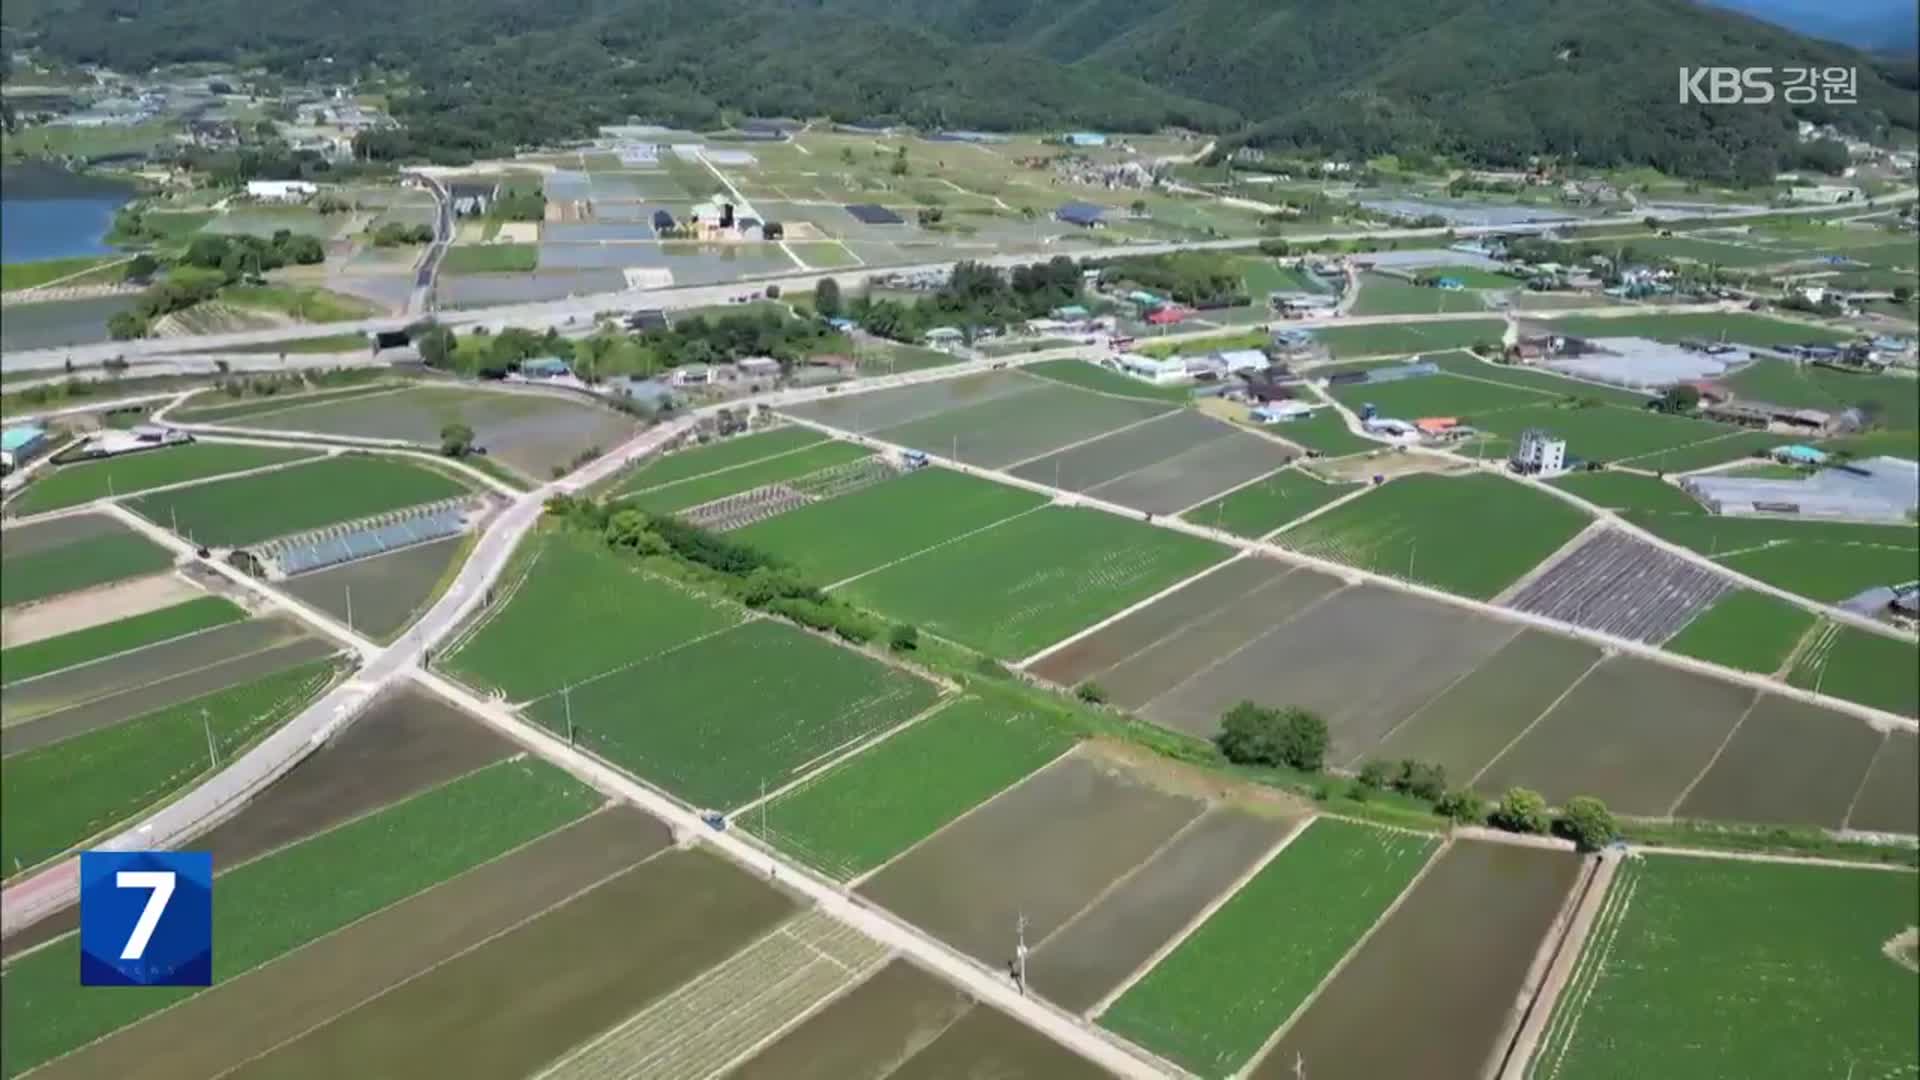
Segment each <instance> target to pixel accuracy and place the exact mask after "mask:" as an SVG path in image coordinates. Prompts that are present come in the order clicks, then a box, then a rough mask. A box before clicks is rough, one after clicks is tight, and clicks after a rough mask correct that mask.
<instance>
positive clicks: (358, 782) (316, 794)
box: [4, 684, 514, 957]
mask: <svg viewBox="0 0 1920 1080" xmlns="http://www.w3.org/2000/svg"><path fill="white" fill-rule="evenodd" d="M513 751H514V746H513V744H512V743H510V742H508V741H507V740H506V739H505V738H504V737H503V736H501V735H499V734H497V733H495V732H494V730H493V729H492V728H490V727H487V726H486V725H485V724H482V723H480V722H479V721H478V720H475V719H474V718H472V717H470V716H468V715H467V714H466V713H464V712H461V711H460V710H459V709H457V708H455V707H453V706H451V705H448V704H447V703H445V702H444V701H442V700H441V699H440V698H437V697H434V696H433V695H431V694H428V693H427V692H426V691H424V690H420V689H417V688H415V687H414V686H412V685H411V684H406V685H403V686H401V687H399V688H398V689H395V690H392V691H389V692H388V693H386V694H384V695H382V696H381V698H380V700H378V701H376V702H374V703H373V704H372V705H370V706H368V708H367V711H366V713H365V714H363V715H362V716H361V717H360V719H358V720H356V721H354V722H353V724H352V725H350V726H349V727H348V728H347V729H346V730H345V731H343V732H341V733H340V734H339V735H337V736H335V737H334V738H333V739H332V740H331V741H329V742H328V743H327V744H326V745H325V746H322V747H321V748H320V749H318V750H316V751H314V752H313V753H312V754H310V755H308V756H307V757H306V758H305V759H304V760H302V761H301V762H300V763H299V764H298V765H295V766H294V767H293V770H292V771H291V772H289V773H287V774H286V775H285V776H283V777H281V778H280V779H278V780H276V781H274V782H273V784H272V785H270V786H269V787H268V788H267V789H266V790H265V791H263V792H261V793H260V794H259V795H257V796H255V797H254V798H253V799H252V800H250V801H249V802H248V803H247V805H246V806H245V807H244V808H243V809H242V810H241V811H240V812H239V813H237V814H235V815H234V816H233V817H231V818H228V819H227V820H226V821H224V822H222V823H220V824H219V825H216V826H214V827H213V828H212V829H210V830H208V831H207V832H206V833H203V834H202V835H201V836H199V837H198V838H196V839H195V840H194V841H193V842H192V844H191V845H190V846H191V848H192V850H194V851H208V852H212V854H213V866H214V872H215V873H216V874H219V873H225V872H226V871H228V870H231V869H233V868H234V867H236V866H238V865H240V864H241V863H244V862H247V861H248V860H251V859H254V858H257V857H259V856H261V855H264V854H266V853H268V852H270V851H273V850H275V849H277V848H281V847H285V846H286V845H288V844H292V843H297V842H298V841H300V840H304V839H306V838H307V837H309V836H313V835H315V834H317V833H320V832H324V831H326V830H327V829H330V828H332V827H334V826H335V825H338V824H340V823H341V822H344V821H348V820H351V819H353V818H356V817H359V816H361V815H362V814H366V813H369V812H371V811H374V810H377V809H379V808H380V807H382V806H386V805H387V804H389V803H394V802H399V801H400V800H401V799H404V798H407V797H408V796H410V795H413V794H416V793H418V792H421V791H425V790H426V789H428V788H432V787H438V786H439V785H441V784H443V783H445V782H446V781H448V780H451V779H453V778H454V777H456V776H459V775H461V774H463V773H468V772H471V771H473V770H474V769H477V768H480V767H481V766H483V765H488V764H491V763H493V762H495V761H499V760H500V759H501V758H504V757H506V756H507V755H508V754H510V753H512V752H513ZM79 925H80V909H79V908H78V907H68V908H65V909H63V910H61V911H58V912H56V913H54V914H52V915H49V916H48V917H46V918H45V919H42V920H40V921H39V922H37V923H35V924H33V925H32V926H30V927H28V928H27V929H25V930H23V931H21V932H19V933H17V934H15V935H13V936H12V937H9V938H7V939H6V943H5V946H4V955H5V956H7V957H12V956H13V955H14V954H15V953H17V952H21V951H23V950H26V949H29V948H32V947H34V946H35V945H38V944H40V943H42V942H45V941H50V940H52V939H53V938H55V937H58V936H60V935H61V934H65V933H67V932H69V931H71V930H73V929H75V928H77V927H78V926H79Z"/></svg>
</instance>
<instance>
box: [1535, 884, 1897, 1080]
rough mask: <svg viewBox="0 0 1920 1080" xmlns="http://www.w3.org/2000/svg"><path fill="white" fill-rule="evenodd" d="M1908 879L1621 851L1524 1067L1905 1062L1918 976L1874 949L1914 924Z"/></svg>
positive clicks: (1861, 1070) (1582, 1072) (1811, 1070)
mask: <svg viewBox="0 0 1920 1080" xmlns="http://www.w3.org/2000/svg"><path fill="white" fill-rule="evenodd" d="M1917 881H1920V878H1916V877H1915V875H1914V874H1913V873H1911V872H1909V871H1898V872H1891V871H1879V870H1854V869H1842V868H1836V867H1830V866H1812V865H1793V864H1781V863H1765V862H1747V861H1740V860H1734V859H1691V858H1685V857H1681V856H1666V855H1647V856H1642V857H1638V858H1630V859H1628V860H1626V861H1625V862H1624V863H1622V864H1621V866H1620V869H1619V871H1618V872H1617V873H1616V874H1615V876H1614V879H1613V883H1612V887H1611V888H1610V889H1609V890H1608V894H1607V897H1606V900H1605V903H1604V906H1603V907H1602V909H1601V913H1600V917H1599V918H1598V919H1597V920H1596V921H1595V923H1594V925H1593V929H1592V930H1591V931H1590V932H1589V934H1588V936H1587V942H1586V945H1585V947H1584V948H1583V949H1582V951H1581V955H1580V959H1579V962H1578V964H1577V965H1576V967H1575V970H1574V974H1573V978H1572V980H1571V981H1570V982H1569V983H1568V985H1567V987H1566V989H1565V990H1564V991H1562V993H1561V995H1560V999H1559V1002H1558V1004H1557V1005H1556V1007H1555V1009H1554V1013H1553V1018H1552V1020H1551V1021H1550V1022H1549V1024H1548V1027H1547V1031H1546V1033H1545V1036H1544V1038H1543V1040H1542V1042H1541V1045H1540V1050H1539V1052H1538V1054H1537V1055H1536V1056H1535V1058H1534V1060H1533V1063H1532V1066H1531V1068H1530V1070H1529V1074H1530V1075H1531V1076H1532V1077H1534V1078H1536V1080H1583V1078H1588V1077H1615V1076H1654V1075H1676V1076H1677V1075H1684V1076H1695V1077H1707V1078H1724V1080H1733V1078H1736V1077H1738V1078H1746V1077H1763V1076H1778V1077H1810V1076H1817V1077H1833V1078H1836V1080H1839V1078H1844V1077H1847V1076H1855V1077H1864V1076H1900V1075H1903V1074H1907V1073H1910V1072H1911V1071H1912V1069H1913V1062H1914V1060H1915V1058H1916V1057H1917V1056H1920V1035H1916V1028H1915V1026H1914V1023H1913V1018H1914V1016H1915V1014H1916V1012H1920V981H1916V980H1915V979H1914V977H1913V972H1912V971H1911V970H1910V969H1908V968H1905V967H1903V966H1901V965H1900V964H1899V963H1898V962H1897V961H1896V960H1895V959H1894V958H1893V957H1892V956H1890V955H1888V954H1887V952H1886V951H1885V950H1886V948H1887V945H1888V943H1889V941H1891V940H1892V939H1893V938H1894V936H1895V935H1897V934H1899V933H1901V932H1902V931H1904V930H1907V929H1908V928H1910V927H1911V926H1912V925H1913V921H1914V911H1915V910H1916V908H1920V888H1916V882H1917ZM1836 912H1845V913H1846V915H1845V917H1843V918H1836V917H1835V913H1836Z"/></svg>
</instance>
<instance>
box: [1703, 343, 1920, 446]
mask: <svg viewBox="0 0 1920 1080" xmlns="http://www.w3.org/2000/svg"><path fill="white" fill-rule="evenodd" d="M1725 382H1726V383H1727V385H1728V386H1729V387H1730V388H1731V389H1732V390H1733V392H1734V393H1736V394H1738V395H1739V396H1740V397H1741V398H1743V399H1744V398H1752V399H1755V400H1758V401H1765V402H1769V403H1772V404H1774V405H1785V406H1787V407H1789V408H1795V409H1825V410H1827V411H1829V412H1837V411H1839V410H1842V409H1847V408H1851V407H1853V406H1856V405H1867V404H1871V405H1872V406H1873V407H1874V410H1875V411H1877V412H1879V414H1880V416H1881V422H1882V423H1883V424H1885V425H1886V426H1887V427H1888V428H1890V429H1893V430H1899V431H1911V430H1913V429H1914V428H1916V427H1920V380H1916V379H1914V378H1912V377H1911V376H1902V375H1869V374H1865V373H1857V372H1847V371H1838V370H1835V369H1834V368H1828V367H1819V366H1816V365H1813V364H1795V363H1793V362H1791V361H1787V360H1756V361H1755V362H1753V363H1752V364H1749V365H1748V366H1746V367H1744V368H1741V369H1740V370H1739V371H1736V372H1734V373H1733V374H1732V375H1729V376H1728V377H1727V378H1726V379H1725Z"/></svg>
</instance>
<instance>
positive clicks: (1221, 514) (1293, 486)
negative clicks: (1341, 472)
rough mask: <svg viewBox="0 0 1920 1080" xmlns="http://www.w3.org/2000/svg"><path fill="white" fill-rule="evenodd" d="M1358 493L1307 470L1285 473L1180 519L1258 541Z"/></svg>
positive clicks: (1355, 486)
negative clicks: (1305, 516)
mask: <svg viewBox="0 0 1920 1080" xmlns="http://www.w3.org/2000/svg"><path fill="white" fill-rule="evenodd" d="M1359 490H1360V486H1359V485H1358V484H1336V483H1331V482H1329V481H1326V480H1322V479H1320V478H1319V477H1317V476H1315V475H1313V474H1312V473H1310V472H1308V471H1306V470H1304V469H1282V470H1280V471H1279V472H1276V473H1273V474H1271V475H1269V476H1266V477H1263V478H1261V479H1260V480H1257V481H1255V482H1254V483H1251V484H1247V485H1245V486H1243V487H1240V488H1238V489H1236V490H1234V491H1231V492H1229V493H1227V494H1226V495H1224V496H1222V497H1220V498H1218V499H1215V500H1213V501H1212V502H1208V503H1202V504H1201V505H1199V506H1196V507H1193V508H1191V509H1188V510H1185V511H1182V512H1181V514H1180V516H1181V517H1183V518H1186V519H1187V520H1188V521H1191V522H1193V523H1194V524H1196V525H1210V526H1212V527H1214V528H1216V529H1224V530H1226V531H1227V532H1230V533H1232V534H1234V535H1235V536H1243V537H1246V538H1247V539H1249V540H1258V539H1260V538H1261V537H1264V536H1267V535H1269V534H1271V533H1272V532H1273V531H1274V530H1276V529H1279V528H1280V527H1281V526H1283V525H1286V524H1287V523H1288V522H1290V521H1293V520H1295V519H1297V518H1300V517H1302V516H1303V515H1306V514H1310V513H1312V512H1313V511H1315V510H1318V509H1319V508H1320V507H1322V506H1325V505H1326V504H1327V503H1330V502H1332V501H1333V500H1335V499H1338V498H1340V497H1341V496H1344V495H1350V494H1352V493H1354V492H1356V491H1359Z"/></svg>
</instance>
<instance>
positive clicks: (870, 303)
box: [814, 255, 1080, 341]
mask: <svg viewBox="0 0 1920 1080" xmlns="http://www.w3.org/2000/svg"><path fill="white" fill-rule="evenodd" d="M828 295H829V299H828V301H827V306H825V307H823V306H821V298H820V290H819V288H818V287H816V288H815V290H814V310H816V311H818V312H819V313H820V314H822V315H826V316H829V317H831V316H832V315H834V314H837V313H838V312H840V311H841V310H842V309H843V308H844V310H845V311H846V313H847V314H848V315H850V316H851V317H852V318H853V319H854V320H855V321H856V322H858V323H859V324H860V326H861V327H862V328H863V329H865V330H866V331H868V332H869V333H872V334H877V335H879V336H881V337H885V338H892V339H894V340H895V341H919V340H920V339H921V338H922V337H923V336H925V334H926V332H927V331H928V330H931V329H933V328H934V327H936V326H954V327H958V328H960V329H961V330H962V331H963V332H966V333H969V334H971V333H972V332H974V331H976V330H980V329H983V328H987V327H994V328H998V327H1004V326H1007V325H1009V324H1011V323H1017V322H1024V321H1026V320H1027V319H1034V318H1039V317H1040V316H1042V315H1045V314H1046V313H1047V312H1049V311H1052V310H1053V309H1054V308H1057V307H1060V306H1062V305H1065V304H1071V303H1073V302H1074V301H1075V300H1077V299H1078V298H1079V296H1080V266H1079V264H1078V263H1076V262H1074V261H1073V260H1072V259H1070V258H1068V257H1066V256H1064V255H1056V256H1054V257H1053V258H1052V259H1049V260H1048V261H1046V262H1044V263H1033V264H1031V265H1027V266H1017V267H1014V269H1013V271H1012V273H1005V272H1002V271H1001V270H999V269H997V268H995V267H991V266H988V265H986V264H984V263H977V262H962V263H958V264H956V265H955V266H954V268H953V275H952V276H951V277H950V278H948V280H947V283H946V284H945V285H943V286H941V287H940V288H939V289H937V290H935V291H934V292H932V293H929V294H928V295H927V296H925V297H922V298H920V299H918V300H916V301H913V302H911V303H903V302H901V301H898V300H871V299H868V298H866V297H862V298H860V299H857V300H854V301H853V302H852V303H851V304H847V303H845V301H844V300H843V299H842V297H841V295H840V288H839V285H838V284H835V285H834V286H833V288H832V289H831V290H830V291H829V294H828Z"/></svg>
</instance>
